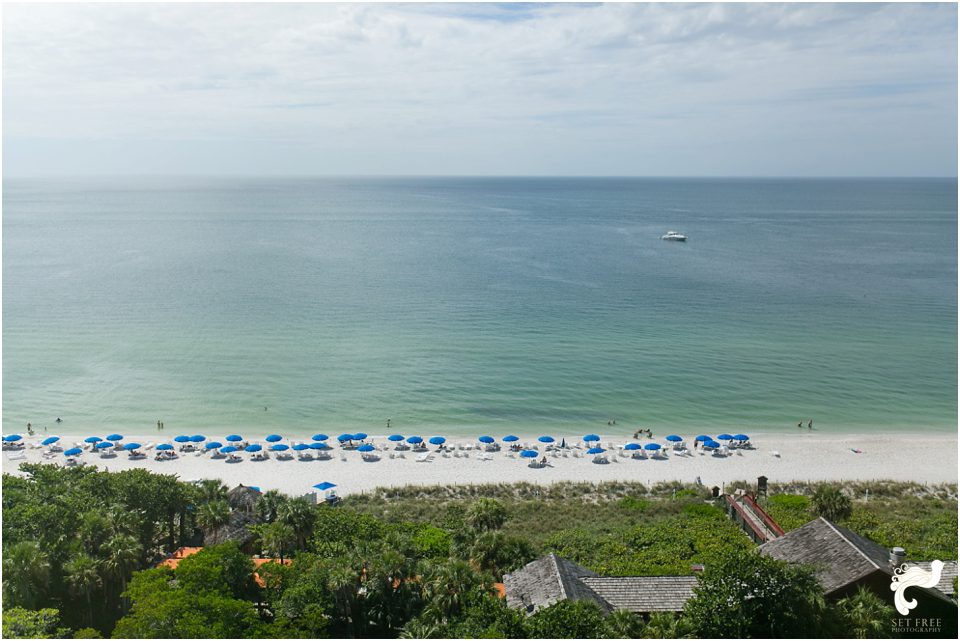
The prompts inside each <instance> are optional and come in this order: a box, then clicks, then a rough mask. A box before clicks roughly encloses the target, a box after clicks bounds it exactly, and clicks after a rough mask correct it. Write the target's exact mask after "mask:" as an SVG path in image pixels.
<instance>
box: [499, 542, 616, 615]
mask: <svg viewBox="0 0 960 641" xmlns="http://www.w3.org/2000/svg"><path fill="white" fill-rule="evenodd" d="M586 576H594V577H595V576H597V575H596V573H595V572H591V571H590V570H588V569H587V568H585V567H581V566H579V565H577V564H576V563H573V562H571V561H567V560H566V559H562V558H560V557H558V556H557V555H555V554H548V555H547V556H544V557H542V558H539V559H537V560H536V561H531V562H530V563H528V564H526V565H525V566H523V567H522V568H520V569H519V570H517V571H515V572H512V573H510V574H507V575H506V576H504V577H503V585H504V589H505V590H506V592H507V605H508V606H510V607H512V608H522V609H524V610H526V611H527V612H535V611H536V610H538V609H540V608H544V607H547V606H550V605H553V604H554V603H556V602H557V601H562V600H564V599H571V600H574V601H577V600H589V601H594V602H595V603H597V605H599V606H600V607H601V608H603V609H604V610H609V609H610V607H609V605H608V604H607V603H606V601H604V600H603V598H601V597H600V596H599V595H598V594H597V593H596V592H594V591H593V590H592V589H590V588H589V587H588V586H587V585H586V584H584V583H583V582H582V581H580V578H581V577H586Z"/></svg>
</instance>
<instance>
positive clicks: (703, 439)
mask: <svg viewBox="0 0 960 641" xmlns="http://www.w3.org/2000/svg"><path fill="white" fill-rule="evenodd" d="M694 440H695V441H696V442H697V443H706V442H707V441H712V440H713V437H710V436H707V435H706V434H701V435H700V436H698V437H697V438H695V439H694Z"/></svg>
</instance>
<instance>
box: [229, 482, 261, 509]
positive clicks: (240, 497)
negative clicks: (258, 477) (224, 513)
mask: <svg viewBox="0 0 960 641" xmlns="http://www.w3.org/2000/svg"><path fill="white" fill-rule="evenodd" d="M260 496H261V494H260V492H259V491H257V490H255V489H253V488H252V487H248V486H246V485H244V484H243V483H241V484H240V485H238V486H237V487H235V488H233V489H232V490H230V491H229V492H227V503H229V504H230V507H231V508H232V509H234V510H244V511H246V512H248V513H252V512H253V509H254V507H256V505H257V500H259V498H260Z"/></svg>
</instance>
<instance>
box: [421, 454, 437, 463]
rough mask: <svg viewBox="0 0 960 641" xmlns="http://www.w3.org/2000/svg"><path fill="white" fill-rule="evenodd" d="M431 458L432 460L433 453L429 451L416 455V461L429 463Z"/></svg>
mask: <svg viewBox="0 0 960 641" xmlns="http://www.w3.org/2000/svg"><path fill="white" fill-rule="evenodd" d="M431 460H433V455H432V454H430V452H424V453H423V454H420V455H419V456H417V463H429V462H430V461H431Z"/></svg>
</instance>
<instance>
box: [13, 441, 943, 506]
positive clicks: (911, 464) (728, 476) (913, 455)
mask: <svg viewBox="0 0 960 641" xmlns="http://www.w3.org/2000/svg"><path fill="white" fill-rule="evenodd" d="M280 434H281V435H282V432H280ZM47 436H49V435H46V434H39V435H35V436H24V439H23V441H24V442H25V443H26V444H27V446H26V447H25V448H24V449H23V450H22V452H23V455H24V458H22V459H14V460H11V459H10V458H9V457H10V455H11V454H13V453H12V452H10V451H5V452H4V453H3V462H2V469H3V472H5V473H14V474H17V473H21V472H19V470H18V467H19V464H20V463H23V462H34V463H35V462H45V463H49V462H54V463H57V464H60V465H62V464H63V463H64V461H65V456H64V455H63V453H57V454H56V455H55V456H53V457H51V458H44V456H43V453H44V452H45V451H46V448H35V447H33V445H35V444H37V443H39V442H40V441H41V440H43V439H44V438H46V437H47ZM60 436H61V440H60V442H59V443H58V444H60V445H62V446H63V447H64V448H65V449H69V448H70V447H72V446H73V444H74V443H76V442H82V441H83V439H84V438H86V437H87V436H89V434H82V435H79V434H61V435H60ZM600 436H601V440H600V445H601V446H602V447H603V448H605V449H606V452H605V453H604V455H605V456H606V457H607V460H608V461H609V463H606V464H598V463H594V462H593V459H594V457H593V456H591V455H587V454H586V450H587V444H585V443H583V442H576V441H574V439H566V444H567V445H568V448H566V449H554V450H551V451H546V446H545V444H543V443H537V437H536V436H521V437H520V440H519V441H518V442H519V443H520V444H523V443H529V444H530V445H534V444H536V445H537V446H538V447H539V451H540V455H539V456H538V458H537V459H533V460H536V461H538V462H539V461H540V459H541V458H542V457H543V456H546V457H547V465H546V466H545V467H539V468H533V467H530V466H529V463H528V459H523V458H520V457H518V456H517V455H516V454H515V453H514V455H513V456H510V455H509V450H508V449H507V448H506V447H503V449H501V451H499V452H494V453H491V454H490V456H489V457H488V458H487V459H486V460H482V459H480V458H478V455H480V454H485V452H484V450H483V449H474V448H475V447H476V446H477V445H480V444H479V443H478V441H477V440H476V439H475V438H472V439H467V438H456V439H448V440H447V442H446V443H445V444H444V445H445V446H446V447H447V452H446V455H444V454H443V453H441V452H438V451H437V447H436V446H433V445H431V446H429V448H428V451H429V452H430V453H431V454H432V456H431V457H430V460H429V461H424V462H418V461H417V457H418V453H415V452H413V451H412V450H407V451H404V452H402V454H403V458H400V457H399V455H400V454H401V452H398V451H396V450H395V449H393V448H394V447H395V444H394V443H391V442H390V441H388V440H387V438H386V436H377V435H372V436H370V437H369V438H367V439H366V442H367V443H372V444H374V445H375V446H377V447H378V448H383V447H386V448H388V449H386V450H380V449H378V451H377V452H376V455H377V456H379V457H380V458H379V460H376V461H365V460H363V459H362V455H361V453H360V452H358V451H356V450H343V449H341V448H340V447H339V445H338V444H337V443H336V439H335V438H334V439H331V441H330V442H331V444H332V448H333V449H332V450H331V451H330V452H331V455H332V456H331V458H330V459H329V460H312V461H300V460H298V459H297V458H296V457H295V458H293V459H292V460H277V459H276V458H275V454H276V453H275V452H271V458H269V459H267V460H264V461H253V460H251V456H252V455H251V454H249V453H246V452H240V453H239V454H240V456H241V458H242V460H241V461H239V462H236V463H227V462H226V461H225V460H224V459H211V458H210V454H209V453H202V454H199V453H196V452H190V453H181V454H180V455H179V457H178V458H176V459H174V460H167V461H157V460H154V453H155V452H154V450H153V449H151V451H149V452H148V454H149V455H148V456H147V458H145V459H141V460H137V461H132V460H129V459H128V457H127V453H126V452H118V453H117V456H116V457H115V458H101V457H100V456H99V455H98V454H96V453H90V452H84V453H83V454H82V455H80V457H79V460H80V461H82V462H83V463H85V464H87V465H93V466H96V467H98V468H100V469H105V470H110V471H121V470H129V469H133V468H137V467H140V468H144V469H147V470H149V471H151V472H156V473H159V474H176V475H177V476H178V477H179V478H180V479H181V480H184V481H192V480H199V479H206V478H216V479H220V480H222V481H223V482H224V483H226V484H227V485H229V486H231V487H233V486H236V485H239V484H243V485H250V486H255V487H258V488H260V489H261V490H262V491H268V490H279V491H280V492H283V493H285V494H288V495H292V496H298V495H302V494H308V493H312V492H315V490H314V489H313V485H315V484H317V483H321V482H324V481H326V482H329V483H333V484H335V485H336V491H337V492H338V493H339V494H340V495H341V496H345V495H350V494H357V493H363V492H367V491H370V490H373V489H374V488H376V487H399V486H406V485H423V486H435V485H466V484H488V483H516V482H527V483H538V484H544V485H547V484H550V483H554V482H558V481H584V482H602V481H634V482H640V483H646V484H654V483H657V482H663V481H680V482H683V483H695V482H696V480H697V478H698V477H699V479H700V480H701V482H702V483H703V484H704V485H706V486H708V487H712V486H720V487H722V486H723V485H724V484H725V483H729V482H732V481H737V480H753V479H755V478H756V477H758V476H761V475H762V476H766V477H767V478H768V479H769V481H770V482H772V483H778V482H791V481H796V482H803V481H830V480H837V481H840V480H843V481H855V480H856V481H873V480H892V481H912V482H916V483H923V484H938V483H956V482H957V435H956V434H942V433H922V432H916V433H902V434H842V435H839V434H837V435H833V434H823V433H819V432H816V431H814V432H807V431H804V432H803V433H795V434H760V435H757V436H755V437H754V441H753V443H752V446H753V449H747V450H737V449H733V450H731V453H730V455H729V456H725V457H720V456H715V455H713V454H711V453H709V452H707V453H704V452H703V451H702V450H699V449H697V450H693V449H692V448H691V449H689V452H690V455H689V456H677V455H676V453H675V452H673V451H669V453H667V454H666V455H665V456H662V457H660V458H646V459H641V460H636V459H633V458H630V457H629V455H630V454H632V453H631V452H626V451H623V450H621V449H620V448H621V447H622V446H623V445H624V444H626V443H629V442H636V443H638V444H640V445H641V446H643V445H646V444H649V443H659V444H661V445H663V446H664V448H663V450H661V451H668V450H669V448H668V447H667V442H666V441H665V440H663V439H662V438H655V439H646V438H640V439H639V440H637V441H632V440H630V439H628V438H624V437H623V436H622V435H621V436H619V437H617V436H610V437H607V436H604V435H600ZM693 436H694V435H683V437H684V438H685V439H686V442H687V444H688V445H692V441H693ZM172 437H173V435H170V436H168V437H166V438H162V439H157V438H149V437H136V438H137V442H139V443H141V444H143V445H144V446H146V445H148V444H149V443H154V447H155V446H156V445H157V444H160V443H163V442H169V443H172ZM300 438H301V439H302V437H300ZM214 439H217V440H221V441H222V438H221V437H220V436H217V435H214V436H211V439H210V440H214ZM249 440H250V442H251V443H254V442H258V443H261V444H262V445H263V446H265V449H267V448H268V447H269V445H270V444H269V443H266V442H265V441H264V440H263V438H262V437H261V438H259V439H254V438H250V439H249ZM497 440H498V442H499V440H500V439H499V438H498V439H497ZM297 441H298V439H297V438H296V437H294V438H293V440H288V439H287V438H284V439H283V440H282V441H281V443H285V444H293V443H294V442H297ZM123 442H132V437H128V438H127V439H125V440H124V441H121V443H123ZM307 442H309V440H307ZM174 445H175V446H176V447H177V448H178V449H179V445H180V444H177V443H174ZM200 445H201V446H202V444H200ZM502 445H506V444H502ZM591 445H594V444H591ZM574 446H578V447H574ZM461 447H464V448H466V447H469V448H470V449H460V448H461ZM290 453H293V452H292V451H290ZM647 453H648V454H649V452H647ZM391 454H392V455H393V456H392V457H391ZM554 454H556V456H554ZM564 454H566V456H564ZM577 454H580V456H579V457H578V456H577ZM621 454H623V455H621ZM14 456H18V454H14Z"/></svg>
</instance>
